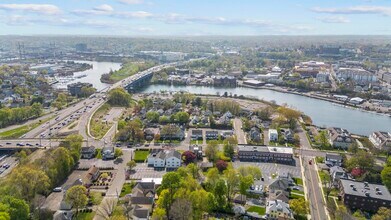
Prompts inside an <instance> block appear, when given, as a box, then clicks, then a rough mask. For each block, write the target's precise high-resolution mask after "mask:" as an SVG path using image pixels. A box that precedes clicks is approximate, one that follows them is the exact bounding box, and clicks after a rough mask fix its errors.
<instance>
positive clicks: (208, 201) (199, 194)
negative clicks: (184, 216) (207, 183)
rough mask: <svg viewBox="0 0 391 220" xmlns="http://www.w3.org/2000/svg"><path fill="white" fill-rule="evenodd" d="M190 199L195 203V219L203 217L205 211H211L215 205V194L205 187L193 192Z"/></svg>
mask: <svg viewBox="0 0 391 220" xmlns="http://www.w3.org/2000/svg"><path fill="white" fill-rule="evenodd" d="M190 201H191V203H192V205H193V219H202V215H203V214H204V213H210V212H211V211H212V210H213V209H214V207H215V198H214V196H213V194H212V193H210V192H206V191H205V190H203V189H200V190H196V191H193V192H191V193H190Z"/></svg>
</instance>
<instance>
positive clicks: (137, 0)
mask: <svg viewBox="0 0 391 220" xmlns="http://www.w3.org/2000/svg"><path fill="white" fill-rule="evenodd" d="M118 1H119V2H121V3H123V4H127V5H136V4H142V3H144V0H118Z"/></svg>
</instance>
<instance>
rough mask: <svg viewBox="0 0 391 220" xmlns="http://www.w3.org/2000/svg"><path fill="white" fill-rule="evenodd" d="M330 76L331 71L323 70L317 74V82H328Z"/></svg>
mask: <svg viewBox="0 0 391 220" xmlns="http://www.w3.org/2000/svg"><path fill="white" fill-rule="evenodd" d="M329 77H330V73H329V72H328V71H321V72H319V73H318V74H316V82H318V83H323V82H328V81H329Z"/></svg>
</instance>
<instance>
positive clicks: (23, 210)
mask: <svg viewBox="0 0 391 220" xmlns="http://www.w3.org/2000/svg"><path fill="white" fill-rule="evenodd" d="M1 203H3V204H5V205H7V206H8V214H9V215H10V217H11V220H27V219H29V214H30V207H29V205H28V204H27V203H26V202H25V201H24V200H21V199H17V198H14V197H12V196H4V197H3V198H2V199H1Z"/></svg>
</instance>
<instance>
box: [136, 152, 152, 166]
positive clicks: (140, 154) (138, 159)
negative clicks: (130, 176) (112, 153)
mask: <svg viewBox="0 0 391 220" xmlns="http://www.w3.org/2000/svg"><path fill="white" fill-rule="evenodd" d="M148 155H149V150H136V151H135V152H134V161H136V162H137V163H143V162H144V161H145V160H146V159H147V157H148Z"/></svg>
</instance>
